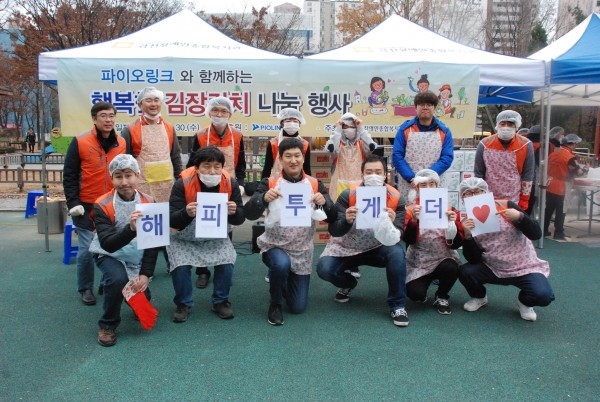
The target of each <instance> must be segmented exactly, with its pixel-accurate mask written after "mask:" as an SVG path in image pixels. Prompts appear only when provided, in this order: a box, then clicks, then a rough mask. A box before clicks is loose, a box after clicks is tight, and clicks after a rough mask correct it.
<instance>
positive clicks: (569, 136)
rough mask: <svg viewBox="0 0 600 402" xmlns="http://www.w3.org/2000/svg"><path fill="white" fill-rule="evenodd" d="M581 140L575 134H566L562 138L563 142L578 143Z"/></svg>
mask: <svg viewBox="0 0 600 402" xmlns="http://www.w3.org/2000/svg"><path fill="white" fill-rule="evenodd" d="M581 141H582V140H581V137H580V136H578V135H577V134H567V135H565V136H564V137H563V139H562V143H563V144H579V143H580V142H581Z"/></svg>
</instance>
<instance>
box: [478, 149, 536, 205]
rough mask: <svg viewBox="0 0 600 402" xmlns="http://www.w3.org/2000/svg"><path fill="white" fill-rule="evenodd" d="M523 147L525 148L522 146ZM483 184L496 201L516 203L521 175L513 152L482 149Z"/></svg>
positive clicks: (515, 154)
mask: <svg viewBox="0 0 600 402" xmlns="http://www.w3.org/2000/svg"><path fill="white" fill-rule="evenodd" d="M523 146H525V147H526V146H527V144H524V145H523ZM483 161H484V163H485V182H486V183H487V184H488V188H489V191H490V193H493V194H494V198H495V199H498V200H510V201H512V202H515V203H518V202H519V198H520V195H521V174H520V173H519V169H518V167H517V153H516V150H515V151H500V150H497V149H488V148H485V147H484V150H483Z"/></svg>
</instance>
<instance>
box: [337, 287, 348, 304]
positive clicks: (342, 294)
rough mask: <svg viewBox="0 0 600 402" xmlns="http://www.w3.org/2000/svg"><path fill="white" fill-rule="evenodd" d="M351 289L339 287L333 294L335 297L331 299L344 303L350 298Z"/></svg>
mask: <svg viewBox="0 0 600 402" xmlns="http://www.w3.org/2000/svg"><path fill="white" fill-rule="evenodd" d="M351 291H352V289H350V288H345V289H340V290H338V291H337V293H336V294H335V298H334V299H333V300H335V301H336V302H338V303H346V302H347V301H348V300H350V292H351Z"/></svg>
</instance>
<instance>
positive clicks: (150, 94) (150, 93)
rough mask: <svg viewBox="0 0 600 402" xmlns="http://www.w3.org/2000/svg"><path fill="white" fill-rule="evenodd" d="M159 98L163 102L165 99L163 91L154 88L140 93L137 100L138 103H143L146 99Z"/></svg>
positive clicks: (147, 88) (148, 88)
mask: <svg viewBox="0 0 600 402" xmlns="http://www.w3.org/2000/svg"><path fill="white" fill-rule="evenodd" d="M152 98H158V99H160V101H161V102H162V101H163V99H164V98H165V94H164V93H163V91H159V90H158V89H156V88H154V87H146V88H144V89H142V90H141V91H140V93H139V94H138V98H137V103H138V104H139V103H142V101H143V100H144V99H152Z"/></svg>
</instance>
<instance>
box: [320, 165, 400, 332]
mask: <svg viewBox="0 0 600 402" xmlns="http://www.w3.org/2000/svg"><path fill="white" fill-rule="evenodd" d="M361 170H362V182H361V184H360V185H361V186H386V188H387V197H386V207H385V213H386V214H387V216H388V217H389V219H390V220H391V221H392V222H393V224H394V226H395V227H396V229H397V230H398V231H399V232H400V233H401V232H402V229H403V227H404V214H405V211H404V203H402V202H401V200H400V194H399V193H398V191H397V190H396V189H395V188H394V187H392V186H390V185H387V184H385V178H386V177H387V166H386V164H385V163H384V161H383V160H382V159H381V157H379V156H377V155H370V156H367V158H366V159H365V161H364V162H363V163H362V167H361ZM357 187H358V185H353V186H352V187H350V188H349V189H346V190H344V191H343V192H342V193H341V194H340V196H339V197H338V199H337V201H336V203H335V208H336V215H337V216H336V220H335V222H332V223H331V224H330V225H329V233H331V235H332V236H333V237H332V238H331V240H330V241H329V243H327V246H325V250H324V251H323V254H321V258H319V263H318V264H317V273H318V274H319V277H320V278H321V279H324V280H326V281H327V282H331V283H332V284H333V285H334V286H336V287H338V288H340V289H339V290H338V291H337V293H336V295H335V301H336V302H338V303H345V302H347V301H348V300H350V291H352V290H353V289H354V288H355V287H356V285H357V284H358V281H357V279H356V278H355V277H354V276H353V275H352V274H351V273H349V272H345V270H346V269H348V267H352V266H358V265H370V266H374V267H385V270H386V277H387V283H388V296H387V302H388V306H389V309H390V314H391V316H392V320H393V322H394V325H397V326H399V327H405V326H407V325H408V314H407V313H406V309H405V303H406V260H405V256H404V249H403V248H402V246H401V245H400V244H399V243H396V244H394V245H392V246H385V245H383V244H381V242H380V241H379V240H377V239H376V238H375V234H374V231H373V229H357V228H356V216H357V214H358V208H357V206H356V188H357ZM398 240H400V237H398Z"/></svg>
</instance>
